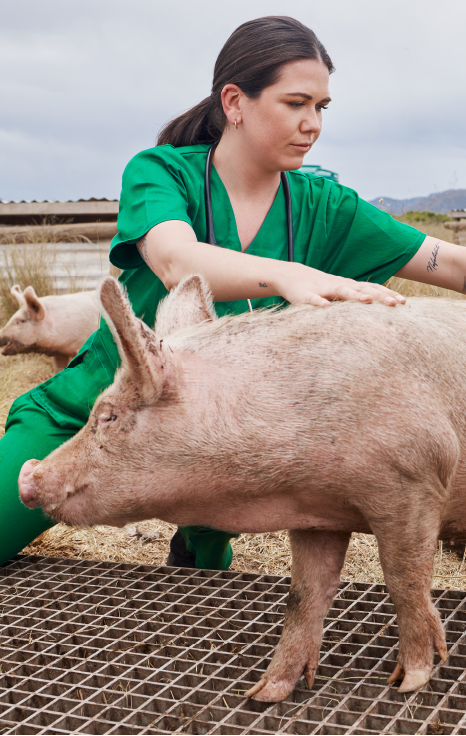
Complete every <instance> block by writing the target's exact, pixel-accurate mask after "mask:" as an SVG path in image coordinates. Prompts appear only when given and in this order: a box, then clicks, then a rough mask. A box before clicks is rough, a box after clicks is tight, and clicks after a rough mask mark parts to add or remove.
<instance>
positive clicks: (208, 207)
mask: <svg viewBox="0 0 466 736" xmlns="http://www.w3.org/2000/svg"><path fill="white" fill-rule="evenodd" d="M217 143H218V142H217ZM217 143H212V145H211V146H210V148H209V150H208V151H207V159H206V164H205V173H204V185H205V218H206V225H207V242H208V243H209V244H210V245H217V246H218V247H219V248H221V247H223V246H221V245H219V243H217V240H216V237H215V231H214V218H213V214H212V194H211V169H212V156H213V154H214V151H215V149H216V147H217ZM280 178H281V182H282V185H283V193H284V195H285V207H286V221H287V229H288V261H289V262H290V263H292V262H293V260H294V244H293V209H292V205H291V192H290V183H289V181H288V177H287V175H286V173H285V172H284V171H282V172H281V173H280ZM247 301H248V306H249V309H250V311H251V312H252V311H253V310H252V305H251V301H250V300H249V299H248V300H247Z"/></svg>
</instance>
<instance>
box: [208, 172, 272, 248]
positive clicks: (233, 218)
mask: <svg viewBox="0 0 466 736" xmlns="http://www.w3.org/2000/svg"><path fill="white" fill-rule="evenodd" d="M212 170H213V171H215V176H216V177H217V180H218V182H219V184H220V187H221V188H222V189H223V193H224V195H225V197H226V200H227V202H228V207H229V208H230V213H231V216H232V223H233V226H234V231H235V237H236V245H237V246H238V248H237V250H239V252H240V253H247V252H248V251H249V249H250V248H253V247H254V246H255V244H256V240H257V239H258V238H259V236H260V234H261V232H262V231H263V229H264V227H265V225H266V223H267V220H268V219H269V216H270V213H271V212H272V210H273V209H274V207H275V203H276V201H277V199H278V195H279V194H280V191H281V190H282V189H283V183H282V180H281V178H280V185H279V187H278V189H277V191H276V194H275V197H274V198H273V202H272V204H271V205H270V207H269V209H268V210H267V214H266V216H265V217H264V219H263V220H262V224H261V226H260V228H259V230H258V231H257V233H256V234H255V236H254V238H253V239H252V240H251V242H250V243H249V245H248V247H247V248H246V250H243V248H242V246H241V240H240V238H239V233H238V225H237V224H236V216H235V211H234V209H233V205H232V204H231V201H230V197H229V195H228V192H227V188H226V186H225V184H224V183H223V181H222V179H221V178H220V176H219V174H218V172H217V169H216V168H215V166H214V164H212Z"/></svg>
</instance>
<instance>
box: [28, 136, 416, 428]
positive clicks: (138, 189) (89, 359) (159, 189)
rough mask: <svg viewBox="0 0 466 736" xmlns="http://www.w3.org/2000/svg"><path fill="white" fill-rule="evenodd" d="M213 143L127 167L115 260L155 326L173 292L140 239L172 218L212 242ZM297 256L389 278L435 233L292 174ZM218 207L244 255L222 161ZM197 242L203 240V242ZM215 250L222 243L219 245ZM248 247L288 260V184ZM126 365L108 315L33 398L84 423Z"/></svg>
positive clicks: (142, 158)
mask: <svg viewBox="0 0 466 736" xmlns="http://www.w3.org/2000/svg"><path fill="white" fill-rule="evenodd" d="M208 148H209V146H208V145H196V146H186V147H182V148H174V147H173V146H170V145H165V146H157V147H155V148H150V149H148V150H146V151H142V152H141V153H139V154H138V155H137V156H135V157H134V158H133V159H132V160H131V161H130V162H129V164H128V166H127V167H126V169H125V171H124V174H123V187H122V192H121V198H120V212H119V215H118V234H117V235H116V236H115V238H114V239H113V241H112V249H111V253H110V260H111V262H112V263H113V264H114V265H115V266H118V267H119V268H122V269H123V274H122V275H121V277H120V281H121V282H122V283H123V284H124V285H125V288H126V289H127V292H128V297H129V299H130V301H131V303H132V306H133V309H134V311H135V313H136V314H137V316H138V317H140V318H141V319H143V320H144V321H145V322H146V323H147V324H148V325H149V326H150V327H153V324H154V319H155V312H156V309H157V305H158V303H159V301H160V299H162V298H163V297H164V296H165V295H166V294H167V290H166V289H165V287H164V285H163V284H162V282H161V281H160V279H159V278H158V277H157V276H156V275H155V274H154V273H153V272H152V271H151V270H150V269H149V267H148V266H147V265H146V264H145V263H144V261H143V260H142V258H141V256H140V254H139V252H138V250H137V248H136V243H137V242H138V241H139V240H140V239H141V238H142V237H143V236H144V235H145V234H146V233H147V232H148V231H149V230H150V229H151V228H152V227H154V226H155V225H158V224H159V223H161V222H166V221H167V220H182V221H183V222H187V223H188V224H189V225H191V227H192V228H193V230H194V232H195V233H196V237H197V239H198V241H201V242H205V240H206V217H205V197H204V195H205V192H204V170H205V163H206V156H207V151H208ZM287 176H288V180H289V183H290V191H291V201H292V209H293V234H294V259H295V261H297V262H300V263H304V264H306V265H307V266H312V267H313V268H316V269H319V270H321V271H324V272H326V273H331V274H335V275H338V276H346V277H349V278H353V279H356V280H359V281H373V282H376V283H379V284H382V283H384V282H385V281H386V280H387V279H388V278H389V277H390V276H393V274H395V273H397V271H399V270H400V268H402V266H404V265H405V264H406V263H407V262H408V261H409V260H410V259H411V258H412V257H413V256H414V254H415V253H416V252H417V250H418V249H419V247H420V246H421V244H422V242H423V240H424V238H425V237H426V236H425V235H423V234H422V233H420V232H419V231H418V230H415V229H414V228H412V227H409V226H408V225H404V224H402V223H399V222H397V221H396V220H394V219H393V218H392V217H391V216H390V215H389V214H388V213H386V212H382V211H381V210H379V209H377V208H376V207H374V206H373V205H370V204H369V203H368V202H365V201H364V200H362V199H360V197H359V196H358V194H357V193H356V192H355V191H353V190H352V189H349V188H348V187H345V186H342V185H341V184H338V183H336V182H332V181H330V180H329V179H326V178H324V177H319V176H315V175H312V174H307V173H303V172H300V171H290V172H288V174H287ZM211 186H212V209H213V220H214V229H215V235H216V238H217V242H218V243H219V245H221V246H224V247H226V248H229V249H231V250H236V251H239V252H241V244H240V240H239V237H238V231H237V228H236V221H235V216H234V213H233V209H232V207H231V203H230V200H229V198H228V194H227V191H226V189H225V187H224V185H223V183H222V181H221V179H220V177H219V176H218V174H217V172H216V170H215V166H212V182H211ZM193 247H196V246H195V244H193ZM212 247H213V248H214V247H215V246H212ZM246 253H250V254H252V255H256V256H262V257H265V258H275V259H278V260H283V261H286V260H287V258H288V235H287V219H286V208H285V197H284V193H283V187H282V185H281V184H280V188H279V190H278V192H277V195H276V197H275V200H274V202H273V204H272V206H271V208H270V210H269V212H268V214H267V216H266V218H265V220H264V222H263V224H262V226H261V228H260V230H259V232H258V233H257V235H256V237H255V238H254V240H253V242H252V243H251V245H250V246H249V247H248V248H247V250H246ZM279 303H283V299H282V298H281V297H268V298H262V299H253V300H252V305H253V307H254V308H259V307H265V306H270V305H273V304H279ZM215 307H216V311H217V313H218V315H219V316H222V315H224V314H227V313H230V314H238V313H240V312H244V311H246V310H247V308H248V307H247V303H246V301H244V300H241V301H237V302H221V303H217V304H216V305H215ZM118 364H119V357H118V351H117V348H116V345H115V343H114V341H113V338H112V335H111V332H110V330H109V328H108V326H107V325H106V324H105V322H104V321H103V320H102V322H101V327H100V329H99V330H98V331H97V332H95V333H94V334H93V335H91V337H90V338H89V339H88V340H87V341H86V343H85V344H84V345H83V347H82V348H81V350H80V352H79V354H78V356H77V357H76V358H75V359H74V360H73V361H72V362H71V363H70V365H69V366H68V368H66V369H65V370H64V371H62V372H61V373H59V374H57V375H56V376H54V378H52V379H50V380H49V381H46V382H45V383H44V384H41V385H40V386H38V387H37V388H36V389H34V390H33V392H32V397H33V399H34V400H35V401H36V402H37V403H38V404H40V405H41V406H42V407H43V408H45V409H46V410H47V411H48V412H49V413H50V414H51V415H52V416H53V417H54V419H55V420H56V421H57V422H58V423H59V424H60V425H62V426H66V427H71V428H75V429H79V428H80V427H81V426H83V424H85V422H86V421H87V418H88V416H89V413H90V410H91V409H92V406H93V404H94V402H95V400H96V398H97V396H98V395H99V393H101V392H102V391H103V390H104V389H105V388H106V387H107V386H109V385H110V384H111V383H112V382H113V376H114V373H115V370H116V368H117V366H118Z"/></svg>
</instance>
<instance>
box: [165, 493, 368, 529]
mask: <svg viewBox="0 0 466 736" xmlns="http://www.w3.org/2000/svg"><path fill="white" fill-rule="evenodd" d="M199 512H200V513H199ZM167 521H171V522H172V523H176V524H179V525H180V526H211V527H213V528H215V529H223V530H225V531H229V532H238V533H244V534H246V533H252V534H259V533H262V532H276V531H280V530H282V529H315V530H316V531H318V530H322V531H324V530H327V531H334V532H360V533H363V534H371V533H372V532H371V529H370V528H369V526H368V524H367V522H366V521H365V519H364V518H363V517H362V516H360V515H359V514H357V513H355V512H349V511H344V510H337V509H335V510H334V511H328V510H326V512H325V513H323V514H322V513H319V511H318V510H317V509H315V510H314V509H307V508H302V507H296V506H294V504H292V503H291V504H290V499H289V498H288V499H283V498H279V499H270V498H269V499H267V500H266V501H264V500H258V501H256V502H249V503H244V504H238V503H234V504H232V503H223V504H222V505H219V506H218V507H217V505H216V504H212V506H211V507H210V508H209V509H205V508H204V509H198V510H196V509H192V512H191V513H190V514H189V518H187V517H185V518H184V519H183V520H180V519H179V518H177V519H167Z"/></svg>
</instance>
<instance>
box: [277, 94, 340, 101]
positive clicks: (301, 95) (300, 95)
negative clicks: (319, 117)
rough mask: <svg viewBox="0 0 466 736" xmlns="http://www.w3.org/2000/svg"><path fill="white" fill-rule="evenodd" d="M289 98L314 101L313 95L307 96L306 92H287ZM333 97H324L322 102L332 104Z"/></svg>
mask: <svg viewBox="0 0 466 736" xmlns="http://www.w3.org/2000/svg"><path fill="white" fill-rule="evenodd" d="M286 94H287V95H288V96H289V97H304V98H305V99H306V100H312V95H308V94H306V92H286ZM331 101H332V98H331V97H324V99H323V100H321V102H331Z"/></svg>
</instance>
